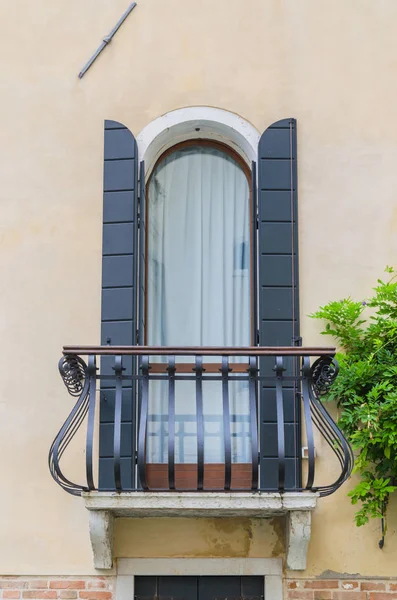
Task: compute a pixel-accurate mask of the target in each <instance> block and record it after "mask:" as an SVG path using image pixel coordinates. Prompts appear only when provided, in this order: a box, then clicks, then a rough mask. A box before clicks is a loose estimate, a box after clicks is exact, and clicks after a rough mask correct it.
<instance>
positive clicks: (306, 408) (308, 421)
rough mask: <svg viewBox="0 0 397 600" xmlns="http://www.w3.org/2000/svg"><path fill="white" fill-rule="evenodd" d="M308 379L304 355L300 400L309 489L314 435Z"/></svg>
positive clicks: (306, 358) (307, 487) (311, 476)
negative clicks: (303, 416)
mask: <svg viewBox="0 0 397 600" xmlns="http://www.w3.org/2000/svg"><path fill="white" fill-rule="evenodd" d="M309 381H310V358H309V357H308V356H304V357H303V359H302V400H303V412H304V415H305V428H306V437H307V453H308V470H307V484H306V489H307V490H311V489H312V487H313V483H314V471H315V461H314V435H313V423H312V415H311V409H310V393H309Z"/></svg>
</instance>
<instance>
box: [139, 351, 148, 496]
mask: <svg viewBox="0 0 397 600" xmlns="http://www.w3.org/2000/svg"><path fill="white" fill-rule="evenodd" d="M149 368H150V367H149V357H148V356H142V361H141V371H142V381H141V407H140V414H139V428H138V473H139V479H140V482H141V486H142V488H143V489H144V490H148V489H149V488H148V484H147V480H146V433H147V421H148V411H149Z"/></svg>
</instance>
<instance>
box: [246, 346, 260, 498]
mask: <svg viewBox="0 0 397 600" xmlns="http://www.w3.org/2000/svg"><path fill="white" fill-rule="evenodd" d="M248 374H249V383H248V386H249V411H250V427H251V457H252V458H251V464H252V483H251V488H252V490H257V489H258V385H257V381H258V379H257V378H258V365H257V357H256V356H250V357H249V368H248Z"/></svg>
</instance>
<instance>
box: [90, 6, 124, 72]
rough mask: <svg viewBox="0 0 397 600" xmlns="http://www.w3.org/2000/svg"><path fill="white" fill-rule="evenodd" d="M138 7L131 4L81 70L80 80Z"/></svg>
mask: <svg viewBox="0 0 397 600" xmlns="http://www.w3.org/2000/svg"><path fill="white" fill-rule="evenodd" d="M135 7H136V2H133V3H132V4H130V6H129V7H128V8H127V10H126V11H125V12H124V13H123V15H122V16H121V17H120V19H119V20H118V21H117V23H116V25H115V26H114V27H113V29H112V31H111V32H110V33H109V35H107V36H105V37H104V38H103V40H102V43H101V45H100V46H99V48H98V49H97V50H96V51H95V52H94V54H93V55H92V56H91V58H90V60H89V61H88V62H87V63H86V64H85V65H84V67H83V68H82V69H81V71H80V73H79V79H82V77H84V75H85V74H86V73H87V71H88V69H89V68H90V67H91V65H92V64H93V62H94V61H95V60H96V59H97V58H98V56H99V55H100V53H101V52H102V50H103V49H104V48H105V47H106V46H107V45H108V44H110V42H111V41H112V39H113V37H114V35H115V33H116V31H118V30H119V29H120V27H121V26H122V24H123V23H124V21H125V20H126V18H127V17H128V15H129V14H130V12H131V11H132V10H133V9H134V8H135Z"/></svg>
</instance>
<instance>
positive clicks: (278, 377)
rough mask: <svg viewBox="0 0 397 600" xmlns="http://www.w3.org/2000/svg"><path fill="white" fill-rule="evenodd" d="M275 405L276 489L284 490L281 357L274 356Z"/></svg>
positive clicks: (282, 369) (282, 368)
mask: <svg viewBox="0 0 397 600" xmlns="http://www.w3.org/2000/svg"><path fill="white" fill-rule="evenodd" d="M274 370H275V372H276V406H277V450H278V489H279V491H280V492H282V491H284V486H285V428H284V402H283V372H284V371H285V369H284V366H283V359H282V357H281V356H276V366H275V367H274Z"/></svg>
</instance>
